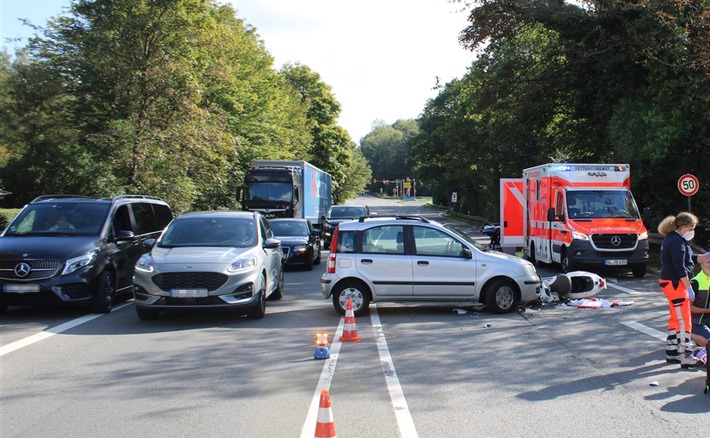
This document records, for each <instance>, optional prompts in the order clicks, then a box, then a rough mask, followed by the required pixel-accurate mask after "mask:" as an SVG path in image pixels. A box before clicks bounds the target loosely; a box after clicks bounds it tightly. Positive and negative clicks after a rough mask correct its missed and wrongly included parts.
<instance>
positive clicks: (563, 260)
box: [560, 248, 572, 274]
mask: <svg viewBox="0 0 710 438" xmlns="http://www.w3.org/2000/svg"><path fill="white" fill-rule="evenodd" d="M560 267H562V272H564V273H565V274H566V273H568V272H570V271H572V265H571V263H570V260H569V256H568V255H567V251H566V250H565V249H564V248H562V254H560Z"/></svg>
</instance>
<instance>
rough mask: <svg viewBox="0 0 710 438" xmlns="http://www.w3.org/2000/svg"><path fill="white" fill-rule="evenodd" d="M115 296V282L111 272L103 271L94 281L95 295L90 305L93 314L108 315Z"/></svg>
mask: <svg viewBox="0 0 710 438" xmlns="http://www.w3.org/2000/svg"><path fill="white" fill-rule="evenodd" d="M115 295H116V280H115V279H114V276H113V273H112V272H111V271H103V272H102V273H101V275H99V278H98V279H97V280H96V295H95V296H94V302H93V303H91V305H90V310H91V311H92V312H93V313H110V312H111V309H113V300H114V299H115Z"/></svg>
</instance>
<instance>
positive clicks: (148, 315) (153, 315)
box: [136, 307, 160, 321]
mask: <svg viewBox="0 0 710 438" xmlns="http://www.w3.org/2000/svg"><path fill="white" fill-rule="evenodd" d="M136 313H137V314H138V318H139V319H140V320H141V321H151V320H154V319H158V316H160V311H158V310H155V309H146V308H145V307H136Z"/></svg>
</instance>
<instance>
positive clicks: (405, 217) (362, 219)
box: [358, 215, 431, 224]
mask: <svg viewBox="0 0 710 438" xmlns="http://www.w3.org/2000/svg"><path fill="white" fill-rule="evenodd" d="M388 218H390V219H396V220H410V221H421V222H424V223H427V224H428V223H431V221H430V220H429V219H427V218H425V217H422V216H410V215H396V216H382V215H374V216H373V215H370V216H360V219H358V222H365V220H366V219H388Z"/></svg>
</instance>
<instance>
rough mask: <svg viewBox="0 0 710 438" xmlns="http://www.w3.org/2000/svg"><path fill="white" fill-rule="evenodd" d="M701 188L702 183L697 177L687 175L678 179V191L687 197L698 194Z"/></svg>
mask: <svg viewBox="0 0 710 438" xmlns="http://www.w3.org/2000/svg"><path fill="white" fill-rule="evenodd" d="M698 188H700V183H698V179H697V178H696V177H695V175H691V174H689V173H686V174H685V175H683V176H681V177H680V179H678V190H680V192H681V193H682V194H684V195H685V196H693V195H694V194H696V193H697V192H698Z"/></svg>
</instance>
